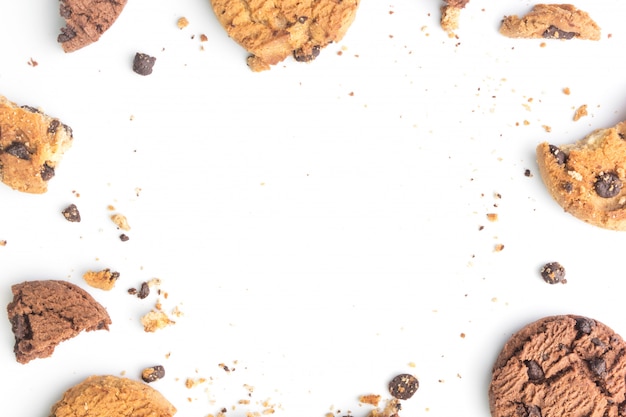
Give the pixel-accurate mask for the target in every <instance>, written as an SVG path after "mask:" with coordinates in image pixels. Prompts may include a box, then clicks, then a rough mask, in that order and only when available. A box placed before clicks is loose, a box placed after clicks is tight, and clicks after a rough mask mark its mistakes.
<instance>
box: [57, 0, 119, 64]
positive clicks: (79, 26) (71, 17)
mask: <svg viewBox="0 0 626 417" xmlns="http://www.w3.org/2000/svg"><path fill="white" fill-rule="evenodd" d="M126 2H127V0H60V8H59V12H60V14H61V17H62V18H63V19H65V27H63V28H61V33H60V34H59V36H57V41H58V42H59V43H60V44H61V46H62V47H63V50H64V51H65V52H74V51H76V50H78V49H81V48H83V47H85V46H87V45H89V44H91V43H94V42H96V41H97V40H98V39H100V37H101V36H102V34H103V33H104V32H106V31H107V30H108V29H109V28H110V27H111V26H112V25H113V23H115V21H116V20H117V18H118V17H119V15H120V13H122V10H123V9H124V6H126Z"/></svg>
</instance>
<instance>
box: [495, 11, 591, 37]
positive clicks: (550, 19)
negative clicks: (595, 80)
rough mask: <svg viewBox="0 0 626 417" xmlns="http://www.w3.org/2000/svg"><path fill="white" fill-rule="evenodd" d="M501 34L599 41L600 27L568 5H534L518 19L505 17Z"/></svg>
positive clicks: (581, 12) (585, 14)
mask: <svg viewBox="0 0 626 417" xmlns="http://www.w3.org/2000/svg"><path fill="white" fill-rule="evenodd" d="M500 33H501V34H503V35H505V36H508V37H510V38H543V39H573V38H576V39H588V40H594V41H597V40H600V27H599V26H598V25H597V24H596V22H594V21H593V20H592V19H591V17H589V14H587V13H586V12H584V11H582V10H579V9H577V8H576V7H574V6H572V5H571V4H537V5H535V7H533V9H532V11H530V12H529V13H528V14H527V15H525V16H523V17H522V18H521V19H520V18H519V17H517V16H515V15H512V16H506V17H505V18H504V19H503V20H502V24H501V25H500Z"/></svg>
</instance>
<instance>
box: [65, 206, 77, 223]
mask: <svg viewBox="0 0 626 417" xmlns="http://www.w3.org/2000/svg"><path fill="white" fill-rule="evenodd" d="M61 213H62V214H63V217H65V220H67V221H68V222H73V223H78V222H80V212H79V211H78V207H76V204H70V205H69V206H67V207H66V208H64V209H63V211H61Z"/></svg>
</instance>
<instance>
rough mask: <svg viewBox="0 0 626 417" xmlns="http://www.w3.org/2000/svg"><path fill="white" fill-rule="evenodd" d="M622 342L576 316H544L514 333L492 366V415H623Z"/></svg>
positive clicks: (625, 364) (625, 366) (625, 375)
mask: <svg viewBox="0 0 626 417" xmlns="http://www.w3.org/2000/svg"><path fill="white" fill-rule="evenodd" d="M625 354H626V343H624V340H623V339H622V338H621V337H620V336H619V335H617V334H616V333H615V332H613V330H611V329H610V328H609V327H607V326H606V325H604V324H602V323H600V322H598V321H596V320H593V319H590V318H587V317H583V316H577V315H559V316H550V317H545V318H542V319H540V320H537V321H535V322H533V323H530V324H528V325H526V326H525V327H524V328H522V329H521V330H519V331H518V332H517V333H515V334H514V335H513V336H512V337H511V338H510V339H509V340H508V341H507V342H506V344H505V345H504V348H503V349H502V351H501V352H500V354H499V355H498V358H497V359H496V362H495V364H494V366H493V370H492V379H491V384H490V386H489V407H490V410H491V416H492V417H541V416H543V417H549V416H563V417H565V416H567V417H576V416H580V417H582V416H589V417H604V416H615V417H617V416H624V415H626V397H625V394H626V355H625Z"/></svg>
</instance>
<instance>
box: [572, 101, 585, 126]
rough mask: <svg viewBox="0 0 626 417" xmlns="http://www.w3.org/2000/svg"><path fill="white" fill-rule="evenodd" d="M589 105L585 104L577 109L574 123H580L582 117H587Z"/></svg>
mask: <svg viewBox="0 0 626 417" xmlns="http://www.w3.org/2000/svg"><path fill="white" fill-rule="evenodd" d="M587 114H588V113H587V105H586V104H583V105H582V106H580V107H579V108H577V109H576V111H575V112H574V121H575V122H576V121H578V120H580V118H581V117H584V116H587Z"/></svg>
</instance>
